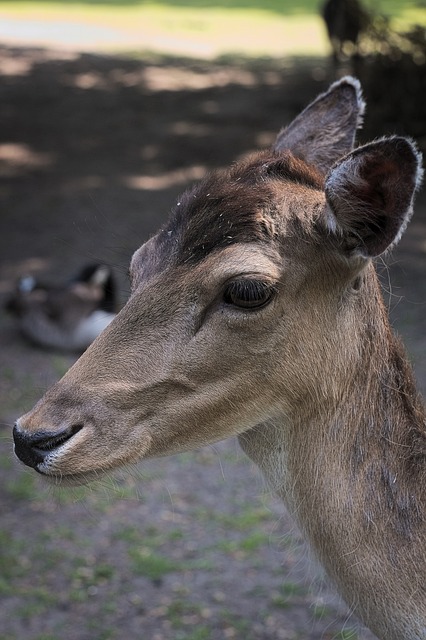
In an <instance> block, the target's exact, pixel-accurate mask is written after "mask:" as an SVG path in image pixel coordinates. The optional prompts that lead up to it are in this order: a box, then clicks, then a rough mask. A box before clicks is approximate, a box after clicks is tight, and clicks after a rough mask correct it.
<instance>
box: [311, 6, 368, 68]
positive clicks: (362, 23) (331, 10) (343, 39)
mask: <svg viewBox="0 0 426 640" xmlns="http://www.w3.org/2000/svg"><path fill="white" fill-rule="evenodd" d="M322 18H323V19H324V22H325V26H326V28H327V35H328V37H329V40H330V44H331V48H332V58H333V64H334V65H335V66H336V65H337V64H338V62H339V61H340V60H342V59H344V57H345V49H346V48H347V45H348V43H349V44H350V45H351V46H352V49H353V51H354V53H355V54H356V53H357V52H358V40H359V37H360V36H361V35H362V34H363V33H364V32H365V31H367V30H368V28H369V27H370V26H371V23H372V22H373V16H372V15H370V13H369V12H368V11H367V10H366V9H365V8H364V7H363V6H362V3H361V2H360V1H359V0H326V2H325V3H324V5H323V7H322Z"/></svg>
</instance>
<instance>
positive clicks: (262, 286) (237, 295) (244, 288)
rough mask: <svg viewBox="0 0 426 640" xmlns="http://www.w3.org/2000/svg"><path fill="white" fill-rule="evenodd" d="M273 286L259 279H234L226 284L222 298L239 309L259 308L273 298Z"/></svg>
mask: <svg viewBox="0 0 426 640" xmlns="http://www.w3.org/2000/svg"><path fill="white" fill-rule="evenodd" d="M274 293H275V288H274V287H273V286H272V285H271V284H270V283H267V282H262V281H261V280H248V279H241V280H234V281H233V282H230V283H228V284H227V285H226V288H225V291H224V294H223V300H224V302H226V304H232V305H234V307H240V308H241V309H260V308H261V307H264V306H266V305H267V304H268V303H269V302H270V301H271V300H272V298H273V296H274Z"/></svg>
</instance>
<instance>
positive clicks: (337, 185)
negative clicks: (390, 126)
mask: <svg viewBox="0 0 426 640" xmlns="http://www.w3.org/2000/svg"><path fill="white" fill-rule="evenodd" d="M422 173H423V171H422V168H421V155H420V153H419V152H418V151H417V149H416V147H415V145H414V143H413V142H412V141H411V140H408V139H407V138H402V137H398V136H393V137H391V138H383V139H381V140H378V141H376V142H372V143H370V144H367V145H364V146H362V147H359V148H358V149H356V150H355V151H353V152H352V153H350V154H349V155H347V156H346V157H344V158H343V159H342V160H340V161H339V162H338V163H337V164H336V165H335V166H334V167H333V169H332V170H331V171H330V173H329V175H328V176H327V178H326V183H325V194H326V198H327V212H326V214H327V227H328V228H329V230H331V231H333V232H335V233H336V234H338V235H340V236H341V237H342V238H343V240H345V239H346V240H347V243H346V244H347V246H348V247H350V248H351V249H352V250H354V249H355V251H356V253H358V255H363V256H364V257H366V258H371V257H375V256H379V255H380V254H382V253H383V252H385V251H386V250H387V249H388V248H389V247H391V246H392V245H394V244H396V242H398V240H399V238H400V237H401V235H402V233H403V231H404V229H405V227H406V225H407V223H408V221H409V219H410V217H411V214H412V210H413V197H414V194H415V192H416V190H417V189H418V188H419V186H420V183H421V179H422Z"/></svg>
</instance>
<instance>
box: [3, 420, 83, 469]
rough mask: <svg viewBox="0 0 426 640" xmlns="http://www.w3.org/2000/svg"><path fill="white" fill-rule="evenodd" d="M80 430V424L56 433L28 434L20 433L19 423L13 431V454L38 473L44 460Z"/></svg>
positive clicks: (39, 432) (38, 432)
mask: <svg viewBox="0 0 426 640" xmlns="http://www.w3.org/2000/svg"><path fill="white" fill-rule="evenodd" d="M82 428H83V425H82V424H76V425H72V426H70V427H67V428H66V429H61V430H60V431H56V432H51V431H47V432H46V431H43V432H42V431H37V432H35V433H28V432H25V431H22V430H21V429H20V427H19V423H16V424H15V427H14V429H13V440H14V443H15V454H16V456H17V457H18V458H19V460H21V462H23V463H24V464H26V465H27V466H28V467H32V468H33V469H35V470H36V471H39V472H40V468H39V467H40V465H42V464H43V463H44V462H45V460H46V458H47V457H48V456H50V455H52V454H54V453H56V452H57V451H58V450H59V449H60V448H61V447H62V446H64V445H65V444H66V443H67V442H68V441H69V440H70V439H71V438H73V437H74V436H75V435H76V434H77V433H78V432H79V431H81V429H82Z"/></svg>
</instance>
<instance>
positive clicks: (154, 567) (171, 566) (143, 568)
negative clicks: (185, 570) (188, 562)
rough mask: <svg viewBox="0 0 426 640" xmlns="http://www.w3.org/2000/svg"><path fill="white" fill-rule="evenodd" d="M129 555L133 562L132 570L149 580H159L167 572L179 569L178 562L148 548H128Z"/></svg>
mask: <svg viewBox="0 0 426 640" xmlns="http://www.w3.org/2000/svg"><path fill="white" fill-rule="evenodd" d="M129 556H130V558H131V560H132V563H133V571H134V572H135V573H137V574H139V575H141V576H144V577H145V578H149V579H150V580H153V581H154V582H155V581H158V580H161V578H163V577H164V576H165V575H167V574H168V573H172V572H173V571H179V570H180V569H181V566H180V565H179V563H177V562H175V561H174V560H171V559H170V558H167V557H165V556H163V555H160V554H158V553H155V552H153V551H151V550H150V549H129Z"/></svg>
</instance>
